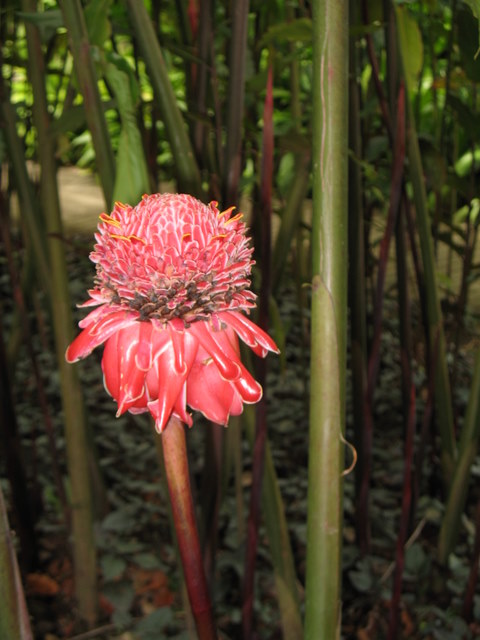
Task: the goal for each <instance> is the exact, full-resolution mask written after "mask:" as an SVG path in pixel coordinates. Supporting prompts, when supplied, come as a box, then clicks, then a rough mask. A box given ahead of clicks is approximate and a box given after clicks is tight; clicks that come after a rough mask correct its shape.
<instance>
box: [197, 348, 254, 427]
mask: <svg viewBox="0 0 480 640" xmlns="http://www.w3.org/2000/svg"><path fill="white" fill-rule="evenodd" d="M204 355H205V356H207V354H206V353H204ZM187 402H188V405H189V406H190V407H192V409H195V410H197V411H201V412H202V413H203V415H204V416H205V417H206V418H207V419H208V420H211V421H212V422H215V423H217V424H227V423H228V418H229V417H230V415H231V414H233V415H239V414H240V413H241V412H242V409H243V404H242V400H241V398H240V396H239V394H238V392H237V391H236V389H235V387H234V385H233V384H232V383H231V382H228V381H227V380H225V379H224V378H222V376H221V375H220V373H219V371H218V369H217V367H216V365H215V362H214V361H213V360H212V359H211V358H207V360H206V362H205V361H204V360H203V361H202V360H201V359H199V358H198V357H197V360H196V361H195V364H194V365H193V367H192V370H191V372H190V375H189V376H188V380H187Z"/></svg>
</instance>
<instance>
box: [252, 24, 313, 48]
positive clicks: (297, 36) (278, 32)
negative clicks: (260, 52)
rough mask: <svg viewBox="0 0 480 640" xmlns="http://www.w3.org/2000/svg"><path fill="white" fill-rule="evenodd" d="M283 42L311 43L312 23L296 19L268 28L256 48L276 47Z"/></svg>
mask: <svg viewBox="0 0 480 640" xmlns="http://www.w3.org/2000/svg"><path fill="white" fill-rule="evenodd" d="M285 42H304V43H306V44H310V43H311V42H312V21H311V20H310V18H298V20H292V21H291V22H282V23H280V24H275V25H273V26H272V27H270V28H269V29H268V30H267V32H266V33H265V35H264V36H263V37H262V38H261V40H260V42H259V44H258V46H259V48H261V47H265V46H267V45H269V44H274V45H275V46H278V45H280V44H284V43H285Z"/></svg>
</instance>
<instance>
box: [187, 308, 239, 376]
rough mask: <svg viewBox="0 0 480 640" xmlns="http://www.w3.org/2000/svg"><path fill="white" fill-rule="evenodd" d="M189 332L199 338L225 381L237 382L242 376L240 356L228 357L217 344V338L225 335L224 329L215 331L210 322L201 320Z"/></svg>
mask: <svg viewBox="0 0 480 640" xmlns="http://www.w3.org/2000/svg"><path fill="white" fill-rule="evenodd" d="M187 331H188V332H189V333H191V334H194V335H195V336H196V337H197V338H198V341H199V342H200V344H201V345H202V347H203V348H204V349H205V351H206V352H207V353H208V354H209V355H210V356H211V357H212V358H213V360H214V362H215V364H216V366H217V367H218V370H219V372H220V375H221V376H222V377H223V378H224V379H225V380H235V379H236V378H238V377H239V376H240V375H241V370H240V366H239V365H240V361H239V360H238V356H237V357H235V358H233V359H232V358H231V357H229V356H227V355H226V354H225V353H224V351H223V349H221V348H220V347H219V344H218V343H217V337H218V336H222V335H223V333H224V330H223V329H222V330H220V331H215V330H214V329H212V328H211V327H210V324H209V323H208V322H205V321H203V320H201V321H198V322H194V323H193V324H192V325H191V326H190V327H189V328H188V329H187Z"/></svg>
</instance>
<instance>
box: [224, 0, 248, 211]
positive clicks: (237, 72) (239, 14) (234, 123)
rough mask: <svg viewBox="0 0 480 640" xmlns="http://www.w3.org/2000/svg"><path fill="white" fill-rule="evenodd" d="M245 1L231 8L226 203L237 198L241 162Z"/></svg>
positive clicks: (225, 170)
mask: <svg viewBox="0 0 480 640" xmlns="http://www.w3.org/2000/svg"><path fill="white" fill-rule="evenodd" d="M249 4H250V3H249V0H237V2H233V3H232V4H231V7H232V39H231V46H230V58H229V69H230V78H229V84H228V107H227V139H226V144H225V158H224V166H223V197H224V202H225V203H228V205H231V204H236V202H237V200H238V185H239V182H240V174H241V167H242V165H241V163H242V122H243V112H244V96H245V68H246V62H247V60H246V54H247V26H248V8H249Z"/></svg>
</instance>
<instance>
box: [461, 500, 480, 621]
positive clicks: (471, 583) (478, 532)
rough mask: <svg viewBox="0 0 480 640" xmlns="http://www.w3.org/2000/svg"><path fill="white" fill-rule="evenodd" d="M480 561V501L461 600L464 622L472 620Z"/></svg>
mask: <svg viewBox="0 0 480 640" xmlns="http://www.w3.org/2000/svg"><path fill="white" fill-rule="evenodd" d="M479 561H480V501H479V502H478V503H477V510H476V514H475V541H474V544H473V557H472V564H471V566H470V575H469V576H468V582H467V588H466V590H465V598H464V600H463V609H462V614H463V617H464V618H465V620H467V622H469V621H470V620H472V618H473V599H474V597H475V593H476V590H477V584H478V565H479Z"/></svg>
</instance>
